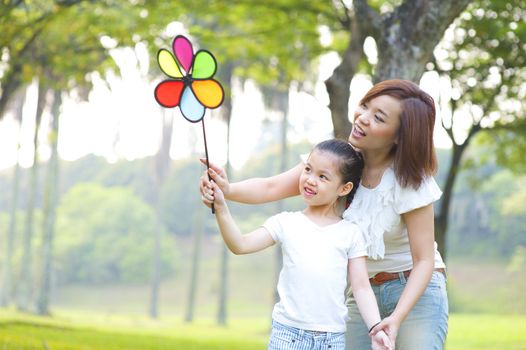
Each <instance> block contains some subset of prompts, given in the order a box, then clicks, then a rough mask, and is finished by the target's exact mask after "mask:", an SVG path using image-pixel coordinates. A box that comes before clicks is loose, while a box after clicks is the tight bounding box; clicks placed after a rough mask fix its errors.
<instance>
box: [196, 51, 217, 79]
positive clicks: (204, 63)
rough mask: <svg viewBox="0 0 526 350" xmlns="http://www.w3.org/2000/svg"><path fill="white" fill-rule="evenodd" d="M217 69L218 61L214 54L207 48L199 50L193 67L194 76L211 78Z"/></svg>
mask: <svg viewBox="0 0 526 350" xmlns="http://www.w3.org/2000/svg"><path fill="white" fill-rule="evenodd" d="M216 69H217V63H216V59H215V58H214V55H212V54H211V53H210V52H209V51H206V50H199V51H197V53H196V54H195V58H194V66H193V68H192V78H194V79H209V78H211V77H212V76H213V75H214V74H215V72H216Z"/></svg>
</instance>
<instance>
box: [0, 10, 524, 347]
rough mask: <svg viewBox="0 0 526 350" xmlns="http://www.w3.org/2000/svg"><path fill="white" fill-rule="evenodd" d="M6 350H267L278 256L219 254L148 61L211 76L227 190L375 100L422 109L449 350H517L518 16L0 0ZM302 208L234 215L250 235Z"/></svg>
mask: <svg viewBox="0 0 526 350" xmlns="http://www.w3.org/2000/svg"><path fill="white" fill-rule="evenodd" d="M0 6H1V7H0V33H2V34H1V36H0V47H1V60H0V93H1V95H0V117H1V120H0V147H1V150H2V152H1V154H0V168H1V169H2V170H1V171H0V184H1V188H2V189H3V190H2V194H1V195H0V252H1V253H0V278H1V279H0V305H1V306H0V345H2V348H3V349H58V350H60V349H264V348H265V347H266V341H267V338H268V333H269V327H270V312H271V309H272V305H273V303H274V298H275V295H274V286H275V282H276V277H277V272H278V271H279V263H278V262H279V254H278V250H277V249H274V248H273V249H269V250H266V251H264V252H261V253H258V254H255V255H252V256H234V255H232V254H230V253H229V252H227V250H226V249H225V247H224V245H223V244H222V241H221V238H220V236H219V234H218V232H217V229H216V228H215V222H214V218H213V215H212V214H211V213H210V210H209V209H207V208H205V207H204V206H203V205H201V203H200V200H199V193H198V190H197V186H198V179H199V177H200V176H201V175H202V172H203V170H204V169H203V166H202V165H201V164H200V163H199V161H198V158H199V157H202V156H203V154H204V149H203V139H202V130H201V125H200V124H191V123H188V122H187V121H186V120H184V118H182V116H181V115H180V113H179V111H178V110H176V109H170V110H167V109H162V108H160V107H159V106H158V105H157V104H156V102H155V100H154V98H153V90H154V88H155V86H156V85H157V84H158V83H159V82H160V81H161V80H163V79H165V78H166V77H165V76H163V74H162V72H161V71H160V69H159V67H158V66H157V63H156V52H157V50H158V49H159V48H168V49H169V48H170V47H171V42H172V40H173V37H174V36H175V35H177V34H184V35H187V36H188V37H189V38H191V40H192V42H193V43H194V46H196V47H199V48H204V49H207V50H209V51H211V52H212V53H213V54H214V55H215V56H216V58H217V61H218V71H217V73H216V78H217V79H218V80H219V81H221V83H222V84H223V86H224V87H225V92H226V97H225V101H224V103H223V105H222V106H221V107H220V108H219V109H217V110H214V111H208V112H207V114H206V116H205V120H206V127H207V139H208V148H209V153H210V158H211V160H212V161H214V162H216V163H219V164H221V165H223V166H224V167H225V168H227V170H228V173H229V176H230V179H231V180H236V179H244V178H247V177H253V176H267V175H272V174H276V173H278V172H280V171H282V170H284V169H287V168H288V167H291V166H293V165H295V164H297V162H298V161H299V159H300V158H299V155H300V154H304V153H306V152H308V150H309V149H310V147H311V146H312V145H313V144H315V143H317V142H318V141H321V140H324V139H327V138H330V137H333V136H336V137H340V138H346V137H347V135H348V133H349V130H350V126H351V124H350V120H349V116H351V115H352V111H353V109H354V108H355V107H356V105H357V103H358V100H359V99H360V97H362V96H363V94H364V93H365V91H367V90H368V88H369V87H370V86H372V84H373V83H374V82H377V81H380V80H384V79H388V78H404V79H410V80H413V81H415V82H417V83H419V84H420V85H421V86H422V88H423V89H424V90H425V91H427V92H428V93H430V94H431V95H432V96H433V97H434V99H435V101H436V106H437V113H438V115H437V125H436V128H435V129H436V130H435V139H436V146H437V155H438V158H439V165H440V167H439V172H438V174H437V181H438V182H439V184H440V186H441V188H442V189H443V191H444V195H443V197H442V199H441V201H439V202H438V203H436V205H435V213H436V235H437V242H438V244H439V250H440V251H441V252H442V253H443V255H444V256H445V258H446V263H447V265H448V289H449V298H450V300H449V302H450V312H451V316H450V334H449V337H448V341H447V349H449V350H451V349H462V350H465V349H526V298H525V297H524V290H525V287H526V270H525V269H524V265H525V263H526V235H525V231H526V177H525V175H524V174H525V172H524V169H525V162H524V160H523V159H524V154H525V153H524V151H525V148H526V142H525V141H526V138H525V136H526V135H525V131H526V119H525V115H524V112H525V110H526V109H525V101H526V99H525V97H526V84H525V81H526V80H525V77H526V68H525V57H526V53H525V50H526V24H525V23H526V21H525V20H526V2H525V1H523V0H513V1H499V0H494V1H488V0H477V1H467V0H460V1H448V0H418V1H417V0H404V1H402V0H392V1H380V0H377V1H373V0H370V1H363V0H362V1H358V0H354V1H350V0H349V1H345V0H342V1H299V0H268V1H262V2H258V1H248V0H236V1H234V0H233V1H213V0H209V1H204V0H193V1H181V2H164V1H162V2H156V1H146V0H133V1H132V0H104V1H82V0H61V1H47V0H40V1H20V0H11V1H3V2H2V4H1V5H0ZM301 207H302V203H301V201H300V200H299V199H297V198H296V199H294V198H293V199H288V200H285V201H282V202H277V203H269V204H266V205H258V206H242V205H237V204H232V211H233V215H234V216H235V218H236V219H237V221H238V222H239V224H240V226H241V228H242V229H244V230H249V229H251V228H254V227H256V226H258V225H260V224H261V223H262V222H263V221H264V219H265V218H266V217H268V216H270V215H273V214H274V213H276V212H278V211H281V210H284V209H287V210H295V209H298V208H301Z"/></svg>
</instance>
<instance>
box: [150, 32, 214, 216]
mask: <svg viewBox="0 0 526 350" xmlns="http://www.w3.org/2000/svg"><path fill="white" fill-rule="evenodd" d="M172 49H173V53H174V54H175V56H174V55H172V53H171V52H170V51H168V50H166V49H160V50H159V52H158V53H157V62H158V63H159V67H161V70H162V71H163V72H164V73H165V74H166V75H168V76H169V77H170V78H171V79H166V80H164V81H162V82H160V83H159V84H158V85H157V86H156V87H155V99H156V100H157V102H158V103H159V104H160V105H161V106H163V107H167V108H172V107H177V106H179V108H180V110H181V113H182V114H183V117H185V118H186V120H188V121H190V122H192V123H197V122H198V121H201V123H202V126H203V138H204V142H205V155H206V166H207V168H209V167H210V166H209V164H208V147H207V145H206V133H205V122H204V119H203V117H204V116H205V112H206V108H217V107H219V106H220V105H221V103H223V98H224V96H225V92H224V91H223V87H222V86H221V84H219V82H218V81H217V80H214V79H212V77H213V76H214V74H215V72H216V70H217V63H216V59H215V58H214V55H212V54H211V53H210V52H209V51H207V50H199V51H197V52H196V54H195V56H194V50H193V48H192V43H191V42H190V41H189V40H188V39H187V38H186V37H184V36H182V35H178V36H176V37H175V38H174V41H173V44H172ZM212 213H214V205H213V204H212Z"/></svg>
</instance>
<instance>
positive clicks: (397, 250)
mask: <svg viewBox="0 0 526 350" xmlns="http://www.w3.org/2000/svg"><path fill="white" fill-rule="evenodd" d="M434 124H435V107H434V102H433V99H432V98H431V97H430V96H429V95H428V94H427V93H425V92H424V91H422V90H421V89H420V88H419V87H418V85H416V84H414V83H412V82H410V81H405V80H387V81H383V82H380V83H378V84H376V85H375V86H373V87H372V88H371V90H369V91H368V92H367V94H366V95H365V96H364V97H363V99H362V100H361V101H360V105H359V107H358V108H357V110H356V111H355V113H354V123H353V129H352V132H351V135H350V136H349V143H351V145H352V146H353V147H355V148H356V149H359V150H360V151H361V153H362V155H363V157H364V164H365V165H364V169H363V175H362V178H361V186H360V187H359V188H358V191H357V193H356V195H355V198H354V200H353V202H352V203H351V206H350V207H349V209H348V210H346V212H345V213H344V217H345V218H346V219H348V220H351V221H354V222H356V223H358V224H359V225H360V227H361V228H362V230H363V231H364V232H365V233H366V236H367V238H368V254H369V259H368V261H367V268H368V272H369V277H370V281H371V285H372V287H373V290H374V292H375V295H376V298H377V301H378V305H379V308H380V313H381V316H382V318H383V320H382V322H381V323H380V324H378V325H377V326H376V327H373V329H372V330H368V329H367V327H366V326H365V324H364V323H363V321H362V319H361V317H360V315H359V312H358V309H357V307H356V303H355V301H354V298H353V296H352V291H351V292H350V294H349V298H348V307H349V314H350V316H351V320H350V321H349V322H348V330H347V335H348V337H349V339H348V340H347V344H348V348H349V349H352V350H362V349H370V348H371V342H370V338H369V336H368V335H369V334H368V333H369V332H370V333H371V334H375V333H376V332H378V331H379V330H384V331H385V332H386V333H387V334H388V335H389V337H390V338H391V341H392V343H393V344H396V348H398V349H404V350H405V349H411V350H423V349H425V350H431V349H443V346H444V342H445V338H446V334H447V327H448V324H447V322H448V304H447V294H446V287H445V282H446V280H445V270H444V269H445V265H444V262H443V261H442V258H441V256H440V254H439V252H438V250H437V249H436V243H435V242H434V214H433V202H434V201H436V200H438V199H439V198H440V196H441V194H442V192H441V191H440V189H439V188H438V186H437V184H436V182H435V180H434V179H433V177H432V176H433V174H434V173H435V171H436V166H437V164H436V157H435V151H434V147H433V127H434ZM302 169H303V164H299V165H298V166H296V167H294V168H293V169H290V170H288V171H287V172H285V173H282V174H279V175H277V176H273V177H270V178H254V179H248V180H245V181H242V182H238V183H234V184H229V183H228V180H227V178H226V174H225V173H224V171H223V170H222V169H220V168H217V167H214V166H213V167H212V168H211V169H210V171H209V174H210V176H211V178H212V179H213V180H214V181H215V182H216V183H217V184H218V185H219V187H221V188H222V190H223V192H224V193H225V196H226V198H227V199H230V200H233V201H237V202H243V203H254V204H255V203H265V202H269V201H275V200H279V199H283V198H286V197H290V196H296V195H298V179H299V177H300V174H301V171H302ZM201 194H202V196H203V202H205V203H207V204H211V203H212V201H213V194H212V191H211V187H210V183H209V181H208V180H207V177H206V176H204V177H202V179H201Z"/></svg>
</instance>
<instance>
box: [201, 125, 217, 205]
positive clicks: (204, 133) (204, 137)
mask: <svg viewBox="0 0 526 350" xmlns="http://www.w3.org/2000/svg"><path fill="white" fill-rule="evenodd" d="M201 125H202V126H203V139H204V140H205V158H206V170H208V169H210V163H209V162H208V146H207V145H206V131H205V118H203V119H201ZM206 173H207V174H208V181H212V178H211V177H210V174H209V173H208V171H207V172H206ZM210 208H211V209H212V214H215V209H214V203H212V206H211V207H210Z"/></svg>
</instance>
